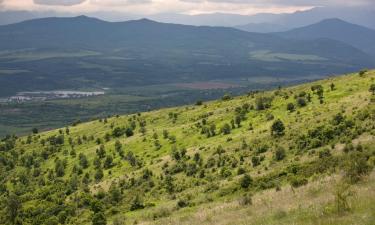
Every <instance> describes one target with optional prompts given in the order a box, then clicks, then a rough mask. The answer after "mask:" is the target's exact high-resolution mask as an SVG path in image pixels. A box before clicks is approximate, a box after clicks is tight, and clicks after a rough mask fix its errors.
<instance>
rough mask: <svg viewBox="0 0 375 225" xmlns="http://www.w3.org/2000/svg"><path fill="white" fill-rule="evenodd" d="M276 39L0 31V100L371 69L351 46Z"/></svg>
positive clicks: (22, 27)
mask: <svg viewBox="0 0 375 225" xmlns="http://www.w3.org/2000/svg"><path fill="white" fill-rule="evenodd" d="M348 32H351V31H350V30H348ZM361 32H362V31H361ZM284 35H285V34H284ZM280 36H283V35H282V34H260V33H250V32H245V31H240V30H237V29H234V28H228V27H208V26H189V25H178V24H167V23H159V22H155V21H151V20H148V19H141V20H134V21H126V22H106V21H103V20H99V19H95V18H90V17H86V16H79V17H72V18H43V19H35V20H30V21H25V22H21V23H17V24H11V25H5V26H0V51H1V52H0V66H1V68H3V69H2V72H1V76H0V83H1V84H2V85H1V92H0V95H2V96H7V95H10V94H14V93H15V92H18V91H25V90H27V91H32V90H45V89H71V88H74V89H77V88H82V87H89V88H92V87H113V88H115V87H124V86H131V85H133V86H134V85H145V84H160V83H170V82H181V81H184V82H191V81H202V80H203V81H204V80H214V79H237V78H248V77H258V76H274V77H283V76H284V77H285V76H287V77H300V78H302V77H303V78H306V77H308V76H309V75H317V74H320V75H327V74H330V73H342V72H349V71H354V70H358V69H361V68H363V67H371V66H373V65H374V61H373V59H372V57H371V56H369V52H367V53H366V52H364V51H362V50H360V49H358V48H356V47H354V46H352V45H350V43H344V42H342V41H337V40H332V39H327V38H319V39H314V40H297V39H295V38H293V39H286V38H285V37H280ZM359 36H360V35H359ZM370 53H371V52H370ZM4 71H5V72H4Z"/></svg>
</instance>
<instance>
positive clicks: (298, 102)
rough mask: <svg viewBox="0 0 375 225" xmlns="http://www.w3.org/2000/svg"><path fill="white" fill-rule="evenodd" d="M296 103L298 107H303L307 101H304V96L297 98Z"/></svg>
mask: <svg viewBox="0 0 375 225" xmlns="http://www.w3.org/2000/svg"><path fill="white" fill-rule="evenodd" d="M297 104H298V106H299V107H304V106H306V105H307V103H306V99H305V98H298V99H297Z"/></svg>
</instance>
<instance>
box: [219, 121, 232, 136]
mask: <svg viewBox="0 0 375 225" xmlns="http://www.w3.org/2000/svg"><path fill="white" fill-rule="evenodd" d="M230 131H231V128H230V125H229V124H227V123H226V124H224V125H223V126H222V127H221V132H222V133H223V134H224V135H227V134H230Z"/></svg>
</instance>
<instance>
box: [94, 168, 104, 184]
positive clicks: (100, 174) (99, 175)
mask: <svg viewBox="0 0 375 225" xmlns="http://www.w3.org/2000/svg"><path fill="white" fill-rule="evenodd" d="M103 176H104V173H103V170H102V168H98V169H97V170H96V173H95V180H96V181H100V180H101V179H102V178H103Z"/></svg>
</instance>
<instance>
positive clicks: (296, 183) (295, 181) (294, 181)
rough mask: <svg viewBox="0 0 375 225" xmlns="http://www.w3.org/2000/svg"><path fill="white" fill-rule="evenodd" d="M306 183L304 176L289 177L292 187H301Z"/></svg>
mask: <svg viewBox="0 0 375 225" xmlns="http://www.w3.org/2000/svg"><path fill="white" fill-rule="evenodd" d="M307 183H308V181H307V179H306V178H304V177H300V176H293V177H292V178H291V179H290V184H291V185H292V187H294V188H298V187H301V186H303V185H306V184H307Z"/></svg>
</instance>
